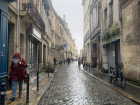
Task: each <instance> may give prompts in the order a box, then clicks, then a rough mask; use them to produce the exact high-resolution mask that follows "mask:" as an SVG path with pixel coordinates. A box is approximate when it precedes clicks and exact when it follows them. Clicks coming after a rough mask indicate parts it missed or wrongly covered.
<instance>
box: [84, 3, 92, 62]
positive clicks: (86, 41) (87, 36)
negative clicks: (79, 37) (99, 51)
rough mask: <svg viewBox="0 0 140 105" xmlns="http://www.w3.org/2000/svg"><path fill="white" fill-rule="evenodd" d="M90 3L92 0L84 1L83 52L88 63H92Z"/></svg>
mask: <svg viewBox="0 0 140 105" xmlns="http://www.w3.org/2000/svg"><path fill="white" fill-rule="evenodd" d="M90 2H91V0H82V5H83V17H84V18H83V19H84V20H83V23H84V26H83V29H84V32H83V39H84V42H83V50H84V56H83V57H86V58H87V61H88V62H89V63H90V61H91V59H90V58H91V50H90V49H91V48H90V46H91V45H90V16H89V15H90Z"/></svg>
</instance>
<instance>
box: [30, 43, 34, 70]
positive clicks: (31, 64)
mask: <svg viewBox="0 0 140 105" xmlns="http://www.w3.org/2000/svg"><path fill="white" fill-rule="evenodd" d="M33 58H34V44H33V43H32V42H30V69H33V68H34V62H33V61H34V59H33Z"/></svg>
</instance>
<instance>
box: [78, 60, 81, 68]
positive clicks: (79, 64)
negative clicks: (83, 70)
mask: <svg viewBox="0 0 140 105" xmlns="http://www.w3.org/2000/svg"><path fill="white" fill-rule="evenodd" d="M78 66H79V67H80V66H81V59H80V58H79V59H78Z"/></svg>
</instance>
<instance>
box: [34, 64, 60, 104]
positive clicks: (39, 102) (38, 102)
mask: <svg viewBox="0 0 140 105" xmlns="http://www.w3.org/2000/svg"><path fill="white" fill-rule="evenodd" d="M59 67H60V65H59V66H58V67H56V68H55V70H54V73H56V72H57V69H58V68H59ZM53 77H54V74H53V75H52V78H51V80H50V81H49V83H48V85H47V86H46V88H45V89H44V90H43V93H42V94H41V96H40V98H39V100H38V102H37V104H36V105H39V103H40V101H41V99H42V97H43V95H44V94H45V92H46V91H47V88H48V87H49V85H50V83H51V81H52V79H53Z"/></svg>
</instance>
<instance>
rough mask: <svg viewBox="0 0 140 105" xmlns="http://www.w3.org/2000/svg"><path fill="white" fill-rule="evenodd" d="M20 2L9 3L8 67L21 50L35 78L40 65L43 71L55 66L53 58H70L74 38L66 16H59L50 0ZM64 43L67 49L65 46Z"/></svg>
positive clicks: (22, 56)
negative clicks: (16, 53) (45, 68)
mask: <svg viewBox="0 0 140 105" xmlns="http://www.w3.org/2000/svg"><path fill="white" fill-rule="evenodd" d="M19 1H20V0H16V1H14V2H10V3H9V4H8V27H9V28H8V31H9V35H8V36H9V37H8V40H9V49H8V50H9V51H8V52H9V53H8V56H9V58H8V70H9V67H10V64H11V61H12V57H13V55H14V54H15V52H19V53H20V54H21V58H23V59H25V60H26V62H27V63H28V64H29V66H28V68H27V69H28V70H29V71H30V77H31V78H33V77H34V76H36V72H37V70H38V66H39V71H41V70H43V69H44V67H46V66H47V65H48V64H51V65H52V64H53V58H54V57H56V59H57V61H58V62H59V60H64V59H65V60H66V58H67V57H71V55H72V53H71V52H72V51H71V50H72V45H73V43H71V40H73V39H72V36H71V33H70V32H69V29H68V25H67V23H66V22H65V16H64V17H63V18H60V16H58V15H57V13H56V12H55V9H54V8H53V5H52V2H51V0H21V1H20V2H19ZM0 3H1V1H0ZM29 4H30V5H29ZM30 6H31V7H32V8H30ZM64 44H67V48H63V45H64Z"/></svg>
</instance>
